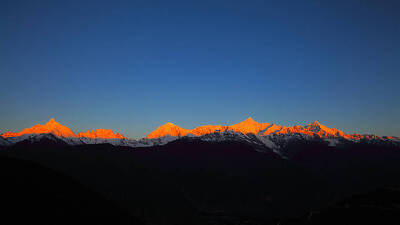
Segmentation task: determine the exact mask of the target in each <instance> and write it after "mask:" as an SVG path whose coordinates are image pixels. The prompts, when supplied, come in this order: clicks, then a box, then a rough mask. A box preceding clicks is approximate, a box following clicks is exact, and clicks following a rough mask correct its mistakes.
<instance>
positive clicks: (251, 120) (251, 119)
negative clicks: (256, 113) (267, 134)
mask: <svg viewBox="0 0 400 225" xmlns="http://www.w3.org/2000/svg"><path fill="white" fill-rule="evenodd" d="M244 121H248V122H256V121H255V120H253V118H251V116H249V117H248V118H247V119H245V120H244Z"/></svg>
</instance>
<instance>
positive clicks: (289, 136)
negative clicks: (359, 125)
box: [0, 117, 400, 157]
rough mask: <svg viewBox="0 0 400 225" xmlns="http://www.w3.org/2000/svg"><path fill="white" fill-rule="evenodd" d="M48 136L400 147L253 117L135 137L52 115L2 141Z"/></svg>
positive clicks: (144, 143) (148, 142)
mask: <svg viewBox="0 0 400 225" xmlns="http://www.w3.org/2000/svg"><path fill="white" fill-rule="evenodd" d="M43 138H46V139H50V140H57V141H61V142H62V143H65V144H68V145H84V144H104V143H108V144H112V145H114V146H127V147H150V146H157V145H164V144H167V143H169V142H172V141H175V140H177V139H181V140H186V141H193V140H201V141H207V142H221V141H228V142H229V141H235V142H244V143H247V144H250V145H251V146H253V147H254V149H256V150H257V151H260V152H268V151H273V152H275V153H277V154H279V155H281V156H282V157H285V153H284V151H285V149H286V148H287V147H288V146H289V145H291V144H293V143H298V142H318V143H322V144H324V145H327V146H332V147H338V146H341V145H345V144H349V143H367V144H374V145H385V146H388V145H389V146H393V147H400V139H399V138H398V137H389V136H383V137H379V136H376V135H370V134H346V133H344V132H343V131H341V130H338V129H336V128H328V127H326V126H324V125H322V124H320V123H319V122H317V121H314V122H313V123H310V124H307V125H305V126H301V125H297V126H292V127H286V126H280V125H276V124H270V123H258V122H256V121H254V120H253V119H252V118H251V117H249V118H247V119H246V120H244V121H242V122H240V123H238V124H234V125H230V126H221V125H206V126H199V127H196V128H194V129H185V128H182V127H179V126H177V125H175V124H172V123H166V124H164V125H162V126H160V127H158V128H157V129H156V130H154V131H153V132H151V133H150V134H148V135H147V137H145V138H142V139H139V140H135V139H130V138H126V137H125V136H123V135H122V134H119V133H114V132H113V131H112V130H108V129H97V130H92V131H89V130H88V131H86V132H79V133H78V134H75V133H74V132H73V131H72V130H71V129H70V128H68V127H66V126H63V125H61V124H60V123H58V122H56V121H55V120H54V119H50V120H49V122H47V123H46V124H44V125H41V124H37V125H35V126H33V127H31V128H26V129H24V130H22V131H21V132H17V133H13V132H6V133H3V134H1V135H0V145H2V146H9V145H14V144H16V143H19V142H22V141H24V142H30V143H33V142H38V141H40V140H41V139H43Z"/></svg>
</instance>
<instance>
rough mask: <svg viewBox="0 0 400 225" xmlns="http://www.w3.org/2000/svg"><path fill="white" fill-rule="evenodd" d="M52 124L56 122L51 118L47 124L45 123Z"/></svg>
mask: <svg viewBox="0 0 400 225" xmlns="http://www.w3.org/2000/svg"><path fill="white" fill-rule="evenodd" d="M52 123H57V122H56V120H55V119H54V118H51V119H50V120H49V122H47V124H52Z"/></svg>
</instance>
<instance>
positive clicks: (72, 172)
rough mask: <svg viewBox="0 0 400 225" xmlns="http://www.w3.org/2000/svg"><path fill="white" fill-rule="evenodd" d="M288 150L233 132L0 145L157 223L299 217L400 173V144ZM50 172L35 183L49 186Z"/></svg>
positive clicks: (308, 145) (249, 221) (390, 181)
mask: <svg viewBox="0 0 400 225" xmlns="http://www.w3.org/2000/svg"><path fill="white" fill-rule="evenodd" d="M287 150H288V151H291V152H292V154H291V156H292V157H291V159H290V160H286V159H282V158H281V157H279V156H278V155H276V154H275V153H273V152H257V151H255V149H254V148H253V146H251V145H248V144H246V143H242V142H234V141H229V142H204V141H201V140H192V141H187V140H178V141H174V142H171V143H168V144H167V145H164V146H155V147H147V148H128V147H115V146H112V145H109V144H104V145H82V146H69V145H65V144H62V143H57V142H54V141H52V140H42V141H41V142H39V143H21V144H18V145H15V146H12V147H9V148H6V149H4V150H2V153H3V154H5V155H7V156H9V157H13V158H20V159H25V160H30V161H34V162H36V163H39V164H41V165H44V166H46V167H48V168H52V169H54V170H55V171H58V172H60V173H63V174H66V175H68V176H70V177H72V178H73V179H75V180H77V181H78V182H79V183H81V184H83V185H84V186H85V187H88V188H89V189H91V190H93V191H95V192H98V193H100V194H101V195H102V196H103V197H104V198H106V199H109V200H112V201H113V202H115V203H116V204H117V205H118V207H120V208H122V209H123V210H126V211H127V212H128V213H129V214H130V215H132V216H134V217H135V218H139V219H140V220H143V221H145V222H146V223H148V224H160V225H163V224H165V225H169V224H277V223H279V222H280V223H283V222H285V221H287V219H288V218H300V219H298V221H300V222H304V219H301V218H303V215H309V212H313V211H321V210H322V209H326V208H329V207H331V206H333V205H335V204H339V203H340V202H341V201H343V200H344V199H346V198H349V197H351V196H353V195H358V194H363V193H368V192H369V191H371V190H374V189H377V188H380V187H384V186H395V185H397V184H399V183H400V181H399V180H398V177H399V175H400V163H399V162H400V154H399V151H398V149H392V148H384V147H382V146H374V145H366V146H364V145H349V146H343V147H342V148H331V147H329V146H326V145H320V144H318V143H294V144H293V145H292V146H290V149H287ZM35 176H40V175H32V177H35ZM49 180H51V179H44V180H43V182H42V185H43V186H41V187H40V190H42V191H43V192H45V193H46V191H45V190H47V189H46V187H47V185H46V183H48V182H50V181H49ZM327 215H330V214H327ZM367 216H368V215H367ZM382 219H383V220H384V219H385V218H382ZM395 219H396V218H395ZM314 224H318V223H314ZM322 224H323V223H322Z"/></svg>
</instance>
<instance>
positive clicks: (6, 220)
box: [0, 156, 144, 224]
mask: <svg viewBox="0 0 400 225" xmlns="http://www.w3.org/2000/svg"><path fill="white" fill-rule="evenodd" d="M0 180H1V185H0V193H1V201H0V204H1V206H2V207H1V208H2V210H1V221H2V222H1V223H2V224H144V223H143V222H141V221H139V220H137V219H135V218H133V217H132V216H131V215H130V214H129V213H128V212H127V211H125V210H122V209H121V207H119V206H117V205H116V204H115V203H113V202H112V201H110V200H106V199H105V198H104V197H103V196H101V195H100V194H98V193H95V192H94V191H92V190H90V189H88V188H86V187H84V186H83V185H81V184H80V183H78V182H76V181H75V180H74V179H72V178H71V177H69V176H66V175H64V174H61V173H59V172H56V171H54V170H52V169H49V168H46V167H43V166H40V165H38V164H36V163H33V162H29V161H25V160H20V159H11V158H8V157H5V156H1V157H0Z"/></svg>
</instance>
